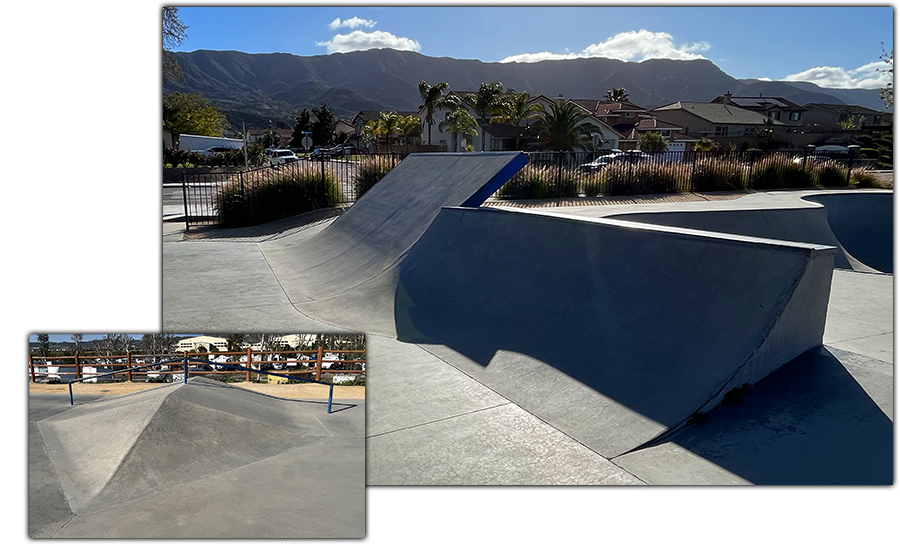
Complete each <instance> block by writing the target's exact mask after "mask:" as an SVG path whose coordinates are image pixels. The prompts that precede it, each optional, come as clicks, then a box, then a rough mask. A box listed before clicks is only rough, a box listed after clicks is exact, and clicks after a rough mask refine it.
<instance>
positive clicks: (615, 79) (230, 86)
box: [164, 49, 884, 127]
mask: <svg viewBox="0 0 900 557" xmlns="http://www.w3.org/2000/svg"><path fill="white" fill-rule="evenodd" d="M175 57H176V59H177V60H178V63H179V64H180V65H181V67H182V70H183V71H184V76H185V77H184V80H183V81H182V82H181V83H178V84H172V85H167V86H164V93H168V92H170V91H184V92H199V93H201V94H203V96H205V97H206V98H208V99H210V101H212V102H213V104H215V105H216V106H219V107H220V108H221V109H222V110H223V111H224V112H225V114H226V116H227V117H228V118H229V121H230V122H231V124H232V125H234V126H236V127H239V126H240V122H241V120H244V121H245V122H246V123H247V125H248V126H266V125H268V120H273V121H274V120H276V119H279V120H283V121H285V122H289V123H290V122H293V119H294V118H295V117H296V116H297V114H298V113H299V112H300V110H301V109H303V108H311V107H314V106H317V105H320V104H322V103H327V104H328V106H329V107H330V108H331V109H332V110H333V111H334V112H335V114H336V115H338V117H343V118H345V119H349V118H351V117H352V116H353V115H354V114H356V113H357V112H358V111H360V110H379V109H381V110H386V109H391V110H416V109H417V108H418V106H419V104H420V98H419V92H418V88H417V84H418V82H419V81H421V80H425V81H427V82H429V83H431V84H434V83H438V82H441V81H446V82H448V83H449V84H450V88H451V89H452V90H462V91H474V90H477V89H478V86H479V85H480V84H481V83H482V82H492V81H500V82H502V83H503V85H504V87H506V88H512V89H515V90H516V91H528V92H530V93H532V94H543V95H545V96H547V97H555V96H557V95H563V96H564V97H566V98H581V99H599V98H602V97H603V95H604V94H605V92H606V91H607V90H609V89H612V88H614V87H625V88H626V89H627V91H628V94H629V97H630V99H631V100H632V101H633V102H635V103H637V104H638V105H641V106H644V107H647V108H654V107H657V106H661V105H664V104H668V103H671V102H675V101H680V100H681V101H694V102H709V101H710V100H712V99H713V98H715V97H716V96H718V95H722V94H724V93H725V92H726V91H731V93H732V94H734V95H735V96H741V95H744V96H757V95H759V94H762V95H764V96H781V97H785V98H787V99H788V100H791V101H793V102H795V103H797V104H801V105H803V104H806V103H811V102H823V103H835V104H858V105H860V106H865V107H868V108H873V109H877V110H884V104H883V103H882V102H881V100H880V99H879V98H878V91H877V90H865V89H826V88H822V87H819V86H817V85H814V84H812V83H798V82H780V81H760V80H750V79H741V80H739V79H735V78H733V77H731V76H729V75H728V74H726V73H725V72H723V71H722V70H721V69H719V68H718V67H717V66H716V65H715V64H713V63H712V62H710V61H709V60H647V61H645V62H622V61H620V60H611V59H606V58H580V59H575V60H545V61H542V62H535V63H508V64H501V63H499V62H481V61H479V60H458V59H455V58H446V57H444V58H435V57H429V56H425V55H422V54H419V53H416V52H408V51H396V50H389V49H383V50H367V51H360V52H350V53H346V54H330V55H319V56H296V55H293V54H285V53H276V54H247V53H244V52H237V51H211V50H198V51H194V52H178V53H175Z"/></svg>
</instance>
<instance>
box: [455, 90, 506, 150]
mask: <svg viewBox="0 0 900 557" xmlns="http://www.w3.org/2000/svg"><path fill="white" fill-rule="evenodd" d="M464 100H465V101H466V103H468V104H469V105H470V106H471V107H472V108H473V109H475V114H476V115H477V122H478V125H479V127H481V130H482V132H484V127H485V126H486V125H487V123H488V121H489V116H492V115H495V114H497V113H498V112H499V110H500V103H501V101H502V100H503V84H502V83H500V82H499V81H495V82H493V83H482V84H481V86H480V87H478V92H477V93H468V94H467V95H466V97H465V99H464ZM481 150H482V151H484V133H482V134H481Z"/></svg>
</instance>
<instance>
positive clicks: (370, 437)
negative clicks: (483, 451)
mask: <svg viewBox="0 0 900 557" xmlns="http://www.w3.org/2000/svg"><path fill="white" fill-rule="evenodd" d="M509 404H512V405H513V406H516V405H515V404H513V403H512V402H501V403H500V404H495V405H493V406H486V407H485V408H478V409H476V410H469V411H468V412H463V413H461V414H454V415H452V416H447V417H445V418H439V419H437V420H431V421H429V422H422V423H420V424H415V425H411V426H406V427H400V428H397V429H392V430H390V431H382V432H381V433H376V434H374V435H367V436H366V439H373V438H375V437H381V436H382V435H389V434H391V433H397V432H398V431H407V430H409V429H416V428H417V427H422V426H426V425H431V424H436V423H440V422H445V421H447V420H452V419H455V418H460V417H462V416H468V415H469V414H477V413H478V412H484V411H486V410H493V409H495V408H500V407H501V406H506V405H509ZM526 413H528V412H527V411H526Z"/></svg>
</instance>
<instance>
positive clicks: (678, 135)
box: [616, 117, 699, 152]
mask: <svg viewBox="0 0 900 557" xmlns="http://www.w3.org/2000/svg"><path fill="white" fill-rule="evenodd" d="M619 126H623V127H624V126H630V127H631V129H630V130H627V132H626V133H624V136H625V138H624V139H623V140H621V141H620V142H619V143H620V145H621V147H620V149H622V150H623V151H627V150H631V149H637V148H638V143H639V141H640V138H641V135H643V134H645V133H647V132H657V133H659V134H660V135H661V136H663V137H664V138H665V140H666V142H667V143H668V144H669V152H676V151H677V152H681V151H691V150H693V146H694V144H695V143H697V141H699V139H697V138H695V137H691V136H689V135H687V134H686V133H683V132H682V128H681V126H679V125H678V124H672V123H670V122H664V121H663V120H660V119H659V118H653V117H649V118H643V119H641V120H640V121H639V122H638V123H637V124H634V125H631V124H619ZM616 127H617V129H618V126H616Z"/></svg>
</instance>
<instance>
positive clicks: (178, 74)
mask: <svg viewBox="0 0 900 557" xmlns="http://www.w3.org/2000/svg"><path fill="white" fill-rule="evenodd" d="M162 26H163V81H181V80H182V79H184V73H183V72H182V71H181V66H179V65H178V61H177V60H176V59H175V57H174V56H173V55H172V52H171V51H172V49H173V48H175V47H176V46H178V45H180V44H181V43H182V41H184V39H186V38H187V25H185V24H184V23H182V22H181V20H180V19H178V8H175V7H172V6H165V7H163V12H162Z"/></svg>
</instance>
